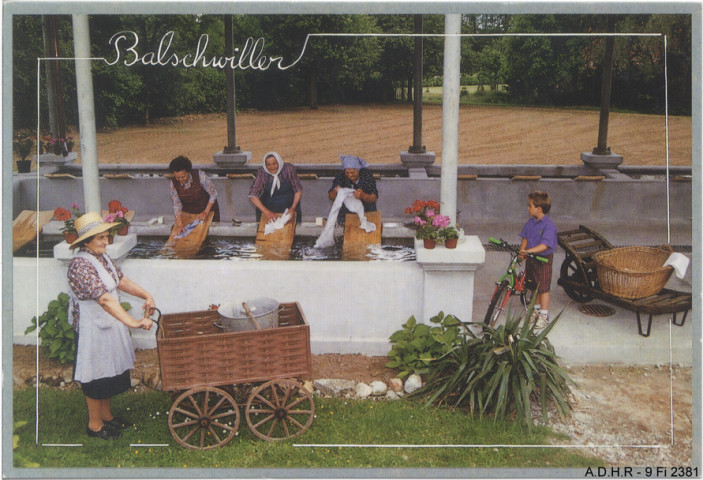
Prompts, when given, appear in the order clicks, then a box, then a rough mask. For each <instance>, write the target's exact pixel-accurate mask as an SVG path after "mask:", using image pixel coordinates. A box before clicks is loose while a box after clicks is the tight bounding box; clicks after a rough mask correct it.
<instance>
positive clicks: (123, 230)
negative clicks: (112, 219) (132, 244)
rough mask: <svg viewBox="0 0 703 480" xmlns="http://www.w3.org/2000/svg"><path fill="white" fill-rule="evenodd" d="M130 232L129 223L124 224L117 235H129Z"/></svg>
mask: <svg viewBox="0 0 703 480" xmlns="http://www.w3.org/2000/svg"><path fill="white" fill-rule="evenodd" d="M127 232H129V224H125V225H122V226H121V227H120V229H119V230H117V235H123V236H124V235H127Z"/></svg>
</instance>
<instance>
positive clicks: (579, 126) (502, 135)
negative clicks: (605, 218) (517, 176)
mask: <svg viewBox="0 0 703 480" xmlns="http://www.w3.org/2000/svg"><path fill="white" fill-rule="evenodd" d="M598 115H599V113H598V111H597V110H577V109H573V110H568V109H554V108H527V107H522V108H516V107H483V106H462V107H461V111H460V115H459V118H460V127H459V163H460V164H481V165H483V164H503V165H510V164H535V165H539V164H542V165H579V164H581V163H582V162H581V159H580V157H579V155H580V153H581V152H590V151H591V150H592V149H593V148H594V147H595V146H596V144H597V140H598ZM236 123H237V143H238V144H239V145H240V146H241V148H242V150H245V151H250V152H252V160H251V162H252V163H261V161H262V160H261V159H262V157H263V155H264V153H266V152H268V151H270V150H275V151H277V152H279V153H280V154H281V155H282V156H283V158H284V159H285V160H286V161H288V162H292V163H336V162H338V161H339V155H340V154H352V155H358V156H360V157H362V158H364V159H366V161H368V162H369V163H399V162H400V152H401V151H405V150H407V149H408V147H409V146H410V145H411V144H412V142H413V131H412V125H413V108H412V106H411V105H407V106H405V105H402V106H399V105H393V106H379V105H373V106H325V107H320V108H319V109H318V110H310V109H298V110H288V111H275V112H268V111H267V112H262V111H246V112H239V113H238V114H237V119H236ZM665 138H666V136H665V119H664V116H658V115H640V114H625V113H612V112H611V114H610V121H609V133H608V145H609V146H610V147H611V149H612V151H613V152H615V153H617V154H620V155H623V156H624V165H665V164H666V144H665ZM226 143H227V124H226V115H224V114H209V115H189V116H184V117H179V118H168V119H160V120H158V121H156V122H154V123H152V124H150V125H146V126H131V127H126V128H121V129H119V130H115V131H112V132H100V133H98V158H99V162H100V163H103V164H104V163H168V162H169V161H170V160H171V159H172V158H173V157H175V156H176V155H186V156H188V157H189V158H190V159H191V160H192V161H193V163H196V164H197V163H211V162H212V155H213V154H214V153H217V152H218V151H221V150H222V149H223V147H224V146H225V145H226ZM422 143H423V144H424V145H426V147H427V150H428V151H434V152H435V154H436V156H437V161H436V163H441V158H442V108H441V106H438V105H426V106H425V107H424V109H423V136H422ZM669 162H670V164H671V165H685V166H688V165H691V117H670V118H669Z"/></svg>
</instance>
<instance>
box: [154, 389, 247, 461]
mask: <svg viewBox="0 0 703 480" xmlns="http://www.w3.org/2000/svg"><path fill="white" fill-rule="evenodd" d="M168 428H169V430H170V431H171V435H173V438H174V439H176V442H178V444H179V445H181V446H183V447H185V448H190V449H193V450H209V449H212V448H217V447H221V446H222V445H224V444H226V443H227V442H229V441H230V440H232V438H233V437H234V435H235V433H236V432H237V429H238V428H239V408H238V407H237V403H236V402H235V401H234V399H233V398H232V396H231V395H230V394H229V393H227V392H225V391H224V390H221V389H219V388H215V387H196V388H191V389H190V390H186V391H185V392H183V393H182V394H181V395H180V396H179V397H178V398H177V399H176V401H175V402H174V403H173V405H171V410H170V411H169V413H168Z"/></svg>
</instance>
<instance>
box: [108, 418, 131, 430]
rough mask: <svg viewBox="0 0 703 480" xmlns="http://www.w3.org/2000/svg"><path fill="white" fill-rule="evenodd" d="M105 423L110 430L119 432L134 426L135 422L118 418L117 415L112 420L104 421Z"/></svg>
mask: <svg viewBox="0 0 703 480" xmlns="http://www.w3.org/2000/svg"><path fill="white" fill-rule="evenodd" d="M103 423H104V424H105V425H107V426H108V427H110V428H114V429H118V430H123V429H125V428H127V427H131V426H133V425H134V422H130V421H129V420H127V419H126V418H122V417H118V416H117V415H115V416H114V417H112V420H103Z"/></svg>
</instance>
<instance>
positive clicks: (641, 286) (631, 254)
mask: <svg viewBox="0 0 703 480" xmlns="http://www.w3.org/2000/svg"><path fill="white" fill-rule="evenodd" d="M671 252H672V249H671V247H669V246H668V245H664V246H662V247H659V248H654V247H621V248H612V249H609V250H603V251H601V252H598V253H596V254H594V255H593V260H594V261H595V262H596V273H597V275H598V284H599V285H600V288H601V289H602V290H603V291H604V292H605V293H609V294H610V295H614V296H616V297H622V298H629V299H635V298H644V297H649V296H650V295H656V294H657V293H659V292H660V291H661V290H662V288H664V285H666V282H668V281H669V278H670V277H671V273H672V272H673V270H674V269H673V268H672V267H670V266H666V267H663V266H662V265H664V262H666V259H667V258H669V255H671Z"/></svg>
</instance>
